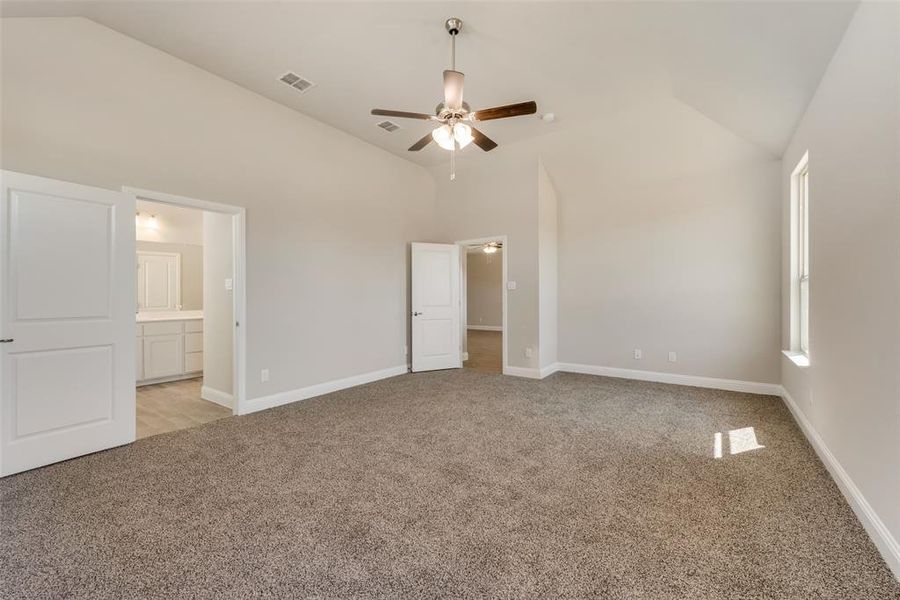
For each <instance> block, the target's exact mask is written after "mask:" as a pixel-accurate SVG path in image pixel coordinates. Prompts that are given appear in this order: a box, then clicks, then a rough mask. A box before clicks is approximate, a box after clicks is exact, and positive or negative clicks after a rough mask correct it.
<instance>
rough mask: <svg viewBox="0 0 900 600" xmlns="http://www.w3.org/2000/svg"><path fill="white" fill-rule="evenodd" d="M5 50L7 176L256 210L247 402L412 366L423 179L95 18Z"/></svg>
mask: <svg viewBox="0 0 900 600" xmlns="http://www.w3.org/2000/svg"><path fill="white" fill-rule="evenodd" d="M35 40H40V42H39V43H35ZM0 43H2V63H0V64H2V72H3V86H2V107H3V114H2V131H0V136H2V140H0V144H2V147H0V150H2V167H3V168H4V169H10V170H13V171H21V172H25V173H33V174H36V175H43V176H46V177H52V178H56V179H62V180H68V181H75V182H79V183H84V184H88V185H95V186H100V187H105V188H110V189H119V188H120V186H122V185H128V186H133V187H138V188H144V189H150V190H157V191H161V192H168V193H173V194H180V195H184V196H189V197H193V198H199V199H203V200H209V201H214V202H221V203H226V204H233V205H238V206H244V207H246V208H247V310H248V312H247V322H246V323H245V324H244V325H246V327H247V330H246V335H247V344H248V347H247V349H246V355H247V371H248V378H247V394H248V398H255V397H259V396H266V395H269V394H274V393H276V392H282V391H289V390H293V389H297V388H301V387H305V386H309V385H312V384H316V383H320V382H325V381H331V380H334V379H339V378H342V377H348V376H351V375H356V374H361V373H367V372H371V371H375V370H380V369H385V368H390V367H395V366H400V365H404V364H405V357H404V356H403V350H404V346H405V344H406V342H407V335H406V332H407V322H408V318H407V317H408V313H407V297H408V293H407V269H408V267H407V261H408V254H407V242H408V241H409V240H414V239H427V238H429V237H431V236H432V235H433V233H432V223H433V222H434V183H433V181H432V179H431V178H430V177H429V176H428V174H427V172H425V171H424V170H423V169H421V168H420V167H418V166H415V165H413V164H411V163H409V162H407V161H404V160H403V159H401V158H398V157H396V156H393V155H391V154H389V153H387V152H384V151H382V150H380V149H377V148H375V147H373V146H371V145H369V144H367V143H365V142H362V141H360V140H358V139H356V138H353V137H351V136H349V135H347V134H345V133H342V132H341V131H338V130H337V129H334V128H332V127H329V126H327V125H324V124H323V123H320V122H318V121H315V120H313V119H310V118H308V117H305V116H303V115H301V114H299V113H297V112H296V111H293V110H291V109H289V108H286V107H284V106H281V105H279V104H276V103H274V102H271V101H269V100H266V99H264V98H262V97H260V96H258V95H257V94H254V93H252V92H250V91H248V90H246V89H243V88H240V87H238V86H236V85H234V84H232V83H229V82H227V81H225V80H223V79H221V78H218V77H216V76H214V75H211V74H210V73H208V72H206V71H203V70H202V69H199V68H197V67H194V66H192V65H190V64H188V63H185V62H183V61H180V60H178V59H176V58H174V57H172V56H170V55H168V54H165V53H163V52H160V51H158V50H155V49H154V48H151V47H149V46H146V45H144V44H141V43H139V42H137V41H135V40H133V39H131V38H128V37H126V36H123V35H120V34H118V33H116V32H114V31H112V30H110V29H107V28H104V27H102V26H100V25H97V24H95V23H93V22H91V21H88V20H84V19H3V20H2V41H0ZM48 73H52V74H53V76H52V80H53V81H52V85H51V84H48V82H47V74H48ZM311 93H314V92H311ZM361 299H364V300H365V301H361ZM262 368H268V369H270V373H271V379H270V381H269V382H267V383H262V382H260V369H262Z"/></svg>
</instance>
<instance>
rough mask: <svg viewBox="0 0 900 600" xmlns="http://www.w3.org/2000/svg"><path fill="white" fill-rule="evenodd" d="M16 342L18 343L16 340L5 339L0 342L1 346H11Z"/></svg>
mask: <svg viewBox="0 0 900 600" xmlns="http://www.w3.org/2000/svg"><path fill="white" fill-rule="evenodd" d="M14 341H16V340H14V339H12V338H5V339H2V340H0V344H9V343H11V342H14Z"/></svg>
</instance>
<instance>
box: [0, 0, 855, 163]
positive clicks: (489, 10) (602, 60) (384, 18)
mask: <svg viewBox="0 0 900 600" xmlns="http://www.w3.org/2000/svg"><path fill="white" fill-rule="evenodd" d="M855 8H856V3H855V2H832V1H828V2H808V1H803V2H696V3H695V2H609V3H567V2H539V3H519V2H515V3H512V2H499V3H483V2H472V3H459V2H453V3H448V2H435V3H432V2H407V3H383V2H364V3H345V2H327V3H309V2H180V1H169V2H159V1H153V2H129V1H116V2H103V1H100V2H79V1H67V2H42V1H35V0H31V1H25V2H22V1H14V2H4V3H3V4H2V10H3V16H4V17H15V16H83V17H87V18H90V19H92V20H94V21H97V22H99V23H101V24H103V25H106V26H108V27H111V28H112V29H115V30H117V31H119V32H121V33H123V34H125V35H128V36H131V37H133V38H136V39H138V40H140V41H142V42H145V43H147V44H149V45H151V46H154V47H156V48H159V49H161V50H163V51H165V52H168V53H170V54H172V55H174V56H176V57H178V58H181V59H183V60H185V61H187V62H190V63H193V64H195V65H197V66H199V67H201V68H203V69H206V70H208V71H210V72H212V73H215V74H217V75H219V76H221V77H224V78H225V79H228V80H231V81H233V82H235V83H237V84H239V85H241V86H244V87H246V88H248V89H250V90H253V91H255V92H257V93H259V94H261V95H263V96H266V97H267V98H270V99H271V100H274V101H276V102H280V103H282V104H284V105H286V106H289V107H291V108H293V109H295V110H298V111H300V112H302V113H304V114H307V115H309V116H312V117H314V118H316V119H319V120H321V121H323V122H325V123H328V124H330V125H332V126H334V127H337V128H339V129H342V130H344V131H346V132H348V133H350V134H352V135H355V136H357V137H359V138H361V139H363V140H366V141H368V142H371V143H372V144H375V145H377V146H380V147H382V148H384V149H386V150H388V151H390V152H393V153H395V154H397V155H399V156H403V157H404V158H408V159H410V160H413V161H416V162H418V163H420V164H425V165H428V164H435V163H437V162H441V161H443V160H445V159H446V153H445V152H442V151H441V150H439V149H438V148H436V147H435V145H434V144H431V145H430V146H429V147H427V148H426V149H425V150H423V151H422V152H419V153H410V152H407V151H406V148H407V147H409V146H410V145H411V144H412V143H413V142H414V141H416V140H417V139H418V138H420V137H421V136H422V135H424V134H425V133H426V132H427V131H428V130H429V124H428V123H427V122H423V121H406V120H399V119H395V121H396V122H398V123H399V124H400V125H401V126H402V129H400V130H398V131H396V132H394V133H388V132H386V131H384V130H382V129H379V128H377V127H376V126H375V123H377V122H379V121H380V120H381V119H379V118H377V117H373V116H371V115H370V114H369V110H370V109H372V108H375V107H379V108H390V109H399V110H410V111H418V112H431V111H433V110H434V107H435V105H436V104H437V103H438V102H439V101H440V100H441V93H442V92H441V71H442V70H443V69H445V68H447V66H448V62H449V37H448V36H447V34H446V32H445V30H444V28H443V22H444V20H445V19H446V18H447V17H449V16H458V17H460V18H462V19H463V21H464V23H465V24H464V27H463V31H462V33H461V34H460V36H459V38H458V50H457V67H458V69H459V70H461V71H463V72H465V73H466V88H465V91H466V100H467V101H468V102H469V103H470V104H471V105H472V107H473V108H485V107H489V106H495V105H501V104H507V103H512V102H520V101H524V100H531V99H534V100H536V101H537V103H538V112H539V113H543V112H553V113H554V114H555V115H556V121H555V122H553V123H545V122H543V121H541V120H540V119H539V118H536V117H534V116H532V117H519V118H515V119H510V120H506V121H492V122H488V123H484V124H482V125H481V126H480V128H481V129H482V130H483V131H484V132H485V133H486V134H487V135H489V136H490V137H492V138H493V139H494V140H496V141H497V142H498V143H500V144H501V149H502V147H503V145H504V144H509V143H511V142H513V141H518V140H523V139H527V138H530V137H535V136H541V135H544V134H547V133H550V132H553V131H559V130H561V129H567V128H572V127H579V126H581V125H582V124H584V123H587V122H589V121H598V120H599V121H601V122H602V121H603V120H605V119H608V118H609V116H610V115H614V114H616V113H617V112H620V111H623V110H627V109H630V108H632V107H634V106H636V105H638V104H645V103H647V102H648V101H651V100H654V99H663V100H665V99H675V100H678V101H680V102H681V103H683V104H686V105H688V106H690V107H691V108H693V109H695V110H696V111H698V112H700V113H702V114H703V115H705V116H706V117H707V118H709V119H711V120H712V121H715V122H716V123H718V124H719V125H721V126H723V127H725V128H726V129H728V130H730V131H731V132H733V133H734V134H736V135H738V136H740V137H741V138H743V139H744V140H746V141H749V142H751V143H752V144H754V145H755V146H757V147H759V148H760V149H761V150H763V151H765V152H767V153H769V154H771V155H772V156H779V155H780V154H781V152H782V151H783V149H784V147H785V145H786V143H787V140H788V139H789V137H790V135H791V133H792V132H793V129H794V127H795V126H796V123H797V122H798V120H799V119H800V117H801V116H802V114H803V111H804V109H805V107H806V105H807V103H808V102H809V99H810V98H811V97H812V94H813V92H814V91H815V88H816V86H817V84H818V81H819V79H820V77H821V75H822V73H823V72H824V70H825V68H826V66H827V64H828V61H829V60H830V58H831V56H832V54H833V52H834V50H835V48H836V47H837V45H838V43H839V41H840V39H841V36H842V34H843V32H844V30H845V28H846V27H847V24H848V23H849V20H850V18H851V17H852V15H853V11H854V10H855ZM286 71H294V72H296V73H299V74H300V75H302V76H304V77H306V78H307V79H309V80H311V81H313V82H315V83H316V87H314V88H312V89H311V90H309V91H308V92H306V93H305V94H298V93H297V92H295V91H293V90H291V89H290V88H288V87H287V86H285V85H284V84H282V83H280V82H279V81H277V78H278V77H279V76H280V75H281V74H282V73H284V72H286ZM50 76H51V75H50V74H48V77H50ZM122 81H123V85H139V86H142V87H144V88H145V89H146V90H147V93H148V94H152V93H153V82H152V81H129V79H128V74H127V73H123V74H122ZM466 152H479V150H477V149H476V148H474V147H472V148H471V149H467V150H466ZM494 152H497V150H495V151H494Z"/></svg>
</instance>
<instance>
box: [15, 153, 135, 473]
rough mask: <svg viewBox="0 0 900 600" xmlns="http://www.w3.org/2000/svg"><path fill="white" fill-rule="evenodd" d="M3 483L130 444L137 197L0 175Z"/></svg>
mask: <svg viewBox="0 0 900 600" xmlns="http://www.w3.org/2000/svg"><path fill="white" fill-rule="evenodd" d="M0 191H2V197H0V247H2V264H0V285H2V287H0V337H2V338H3V343H2V344H0V361H2V364H0V396H2V400H0V475H10V474H12V473H18V472H19V471H25V470H27V469H32V468H34V467H39V466H41V465H46V464H49V463H52V462H56V461H60V460H65V459H68V458H73V457H75V456H80V455H82V454H87V453H90V452H96V451H97V450H103V449H105V448H111V447H113V446H118V445H121V444H126V443H129V442H132V441H134V435H135V387H134V382H135V372H134V369H135V356H134V352H135V342H134V340H135V319H134V308H135V268H134V256H135V249H134V246H135V243H134V210H135V202H134V197H133V196H131V195H129V194H124V193H121V192H113V191H110V190H103V189H97V188H92V187H87V186H83V185H77V184H73V183H66V182H62V181H55V180H52V179H45V178H42V177H34V176H31V175H23V174H20V173H12V172H9V171H2V172H0Z"/></svg>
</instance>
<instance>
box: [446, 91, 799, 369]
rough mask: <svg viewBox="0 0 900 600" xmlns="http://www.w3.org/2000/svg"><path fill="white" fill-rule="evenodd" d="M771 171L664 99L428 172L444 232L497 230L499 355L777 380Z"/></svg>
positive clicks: (757, 151) (763, 157)
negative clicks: (504, 280)
mask: <svg viewBox="0 0 900 600" xmlns="http://www.w3.org/2000/svg"><path fill="white" fill-rule="evenodd" d="M495 135H497V137H501V136H500V135H498V134H495ZM780 169H781V167H780V161H779V160H778V159H777V158H775V157H773V156H771V155H770V154H769V153H768V152H767V151H765V150H763V149H761V148H759V147H758V146H755V145H754V144H752V143H750V142H748V141H746V140H744V139H743V138H741V137H739V136H737V135H736V134H734V133H732V132H730V131H729V130H727V129H725V128H723V127H722V126H721V125H719V124H717V123H715V122H713V121H711V120H710V119H708V118H706V117H705V116H703V115H702V114H700V113H698V112H697V111H696V110H694V109H692V108H690V107H688V106H686V105H685V104H683V103H681V102H679V101H677V100H674V99H671V98H670V99H662V100H655V101H652V102H648V103H646V104H644V105H639V106H634V107H633V108H631V109H630V110H627V111H623V112H620V113H616V114H612V115H609V116H607V117H606V118H603V119H598V120H597V121H594V122H587V123H581V124H579V125H578V126H577V127H574V126H571V125H570V126H568V127H561V128H559V129H552V130H551V132H550V133H548V134H546V135H543V136H540V137H538V138H535V139H532V140H528V141H525V142H520V143H513V144H502V145H501V146H500V147H499V148H498V149H497V150H494V151H492V152H491V153H488V154H485V153H482V152H478V151H477V149H474V153H473V152H463V156H462V158H460V159H459V160H458V161H457V171H458V174H457V178H456V180H455V181H452V182H451V181H447V175H446V166H445V165H441V166H440V167H436V168H433V169H431V172H432V175H433V176H434V177H435V179H436V181H437V186H438V214H439V215H440V221H441V224H442V227H443V236H442V238H441V239H442V240H444V241H447V240H454V239H466V238H474V237H482V236H489V235H496V234H503V233H509V234H510V235H511V238H510V241H509V248H508V251H509V256H508V258H509V263H510V273H509V279H510V280H514V281H517V283H518V289H517V290H515V291H510V292H509V304H510V308H509V313H510V314H509V329H510V347H509V354H510V361H509V362H510V364H511V365H514V366H522V367H529V368H532V369H534V368H537V367H546V366H548V365H550V364H552V363H553V362H555V361H556V360H558V361H559V362H562V363H575V364H582V365H590V366H599V367H614V368H625V369H638V370H646V371H659V372H667V373H674V374H680V375H695V376H703V377H712V378H721V379H734V380H740V381H749V382H759V383H778V382H779V381H780V366H779V357H780V342H779V338H780V294H781V290H780V272H781V267H780V235H781V233H780V232H781V216H780V192H779V176H780ZM542 171H543V172H542ZM554 205H555V207H554ZM554 217H555V218H556V219H557V222H556V223H554ZM554 230H555V233H556V235H555V238H556V240H555V243H556V246H557V248H558V256H557V257H554V252H553V250H554ZM554 263H556V265H557V269H556V272H554V269H553V264H554ZM554 276H556V277H558V285H555V284H554ZM523 282H524V285H523ZM554 293H556V294H557V296H556V297H555V298H554ZM554 300H555V301H556V302H557V306H555V307H554ZM554 323H555V324H556V329H557V333H556V335H555V336H554ZM554 342H557V343H558V348H556V349H554ZM528 346H532V347H534V349H535V352H534V356H533V357H532V359H525V358H523V353H524V350H525V348H526V347H528ZM634 348H640V349H642V351H643V359H642V360H640V361H636V360H634V359H633V358H632V353H633V350H634ZM670 351H674V352H676V355H677V362H674V363H672V362H669V361H668V353H669V352H670ZM554 354H555V356H554Z"/></svg>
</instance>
